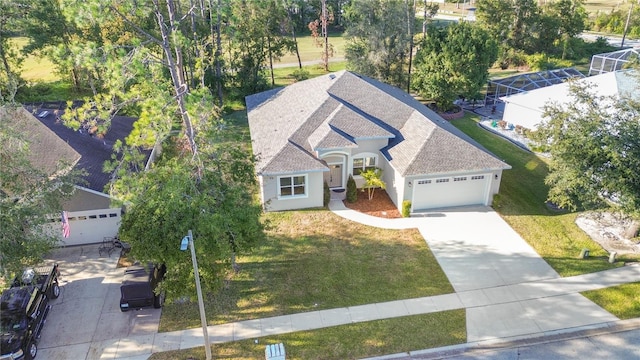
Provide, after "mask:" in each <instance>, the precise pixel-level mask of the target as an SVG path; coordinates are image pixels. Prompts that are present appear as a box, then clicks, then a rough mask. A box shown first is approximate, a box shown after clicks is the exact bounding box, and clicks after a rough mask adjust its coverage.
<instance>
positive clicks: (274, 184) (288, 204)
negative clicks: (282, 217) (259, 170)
mask: <svg viewBox="0 0 640 360" xmlns="http://www.w3.org/2000/svg"><path fill="white" fill-rule="evenodd" d="M283 175H284V174H283ZM286 175H307V189H306V190H307V194H306V196H304V197H295V198H281V199H278V176H277V175H270V176H261V177H260V178H261V179H260V183H261V184H262V202H263V203H264V204H265V210H266V211H282V210H296V209H306V208H314V207H322V206H323V192H324V191H323V190H324V187H323V172H312V173H300V174H286Z"/></svg>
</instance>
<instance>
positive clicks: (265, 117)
mask: <svg viewBox="0 0 640 360" xmlns="http://www.w3.org/2000/svg"><path fill="white" fill-rule="evenodd" d="M246 102H247V113H248V118H249V129H250V131H251V142H252V145H253V152H254V154H255V155H256V157H257V159H258V160H257V163H256V173H257V175H258V180H259V184H260V193H261V197H262V201H263V204H264V207H265V209H266V210H268V211H277V210H289V209H302V208H312V207H320V206H322V205H323V183H324V182H326V183H327V184H328V185H329V187H330V188H331V189H333V190H338V189H345V188H346V184H347V179H348V177H349V175H353V177H354V179H355V180H356V182H357V184H358V186H359V187H362V185H363V184H364V180H363V179H362V177H361V176H360V175H359V174H360V173H361V172H362V171H365V170H367V169H371V168H375V167H377V168H380V169H382V170H383V180H384V181H385V183H386V184H387V193H388V194H389V196H390V197H391V200H392V201H393V202H394V203H395V204H396V206H397V207H398V209H401V207H402V203H403V201H404V200H409V201H411V204H412V211H414V212H415V211H419V210H424V209H433V208H441V207H451V206H464V205H476V204H480V205H490V204H491V201H492V198H493V195H494V194H496V193H497V192H498V190H499V188H500V180H501V178H502V176H501V175H502V170H505V169H510V166H509V165H508V164H506V163H504V162H503V161H501V160H499V159H497V158H496V157H495V156H494V155H493V154H491V153H489V152H488V151H487V150H486V149H484V148H483V147H482V146H481V145H479V144H478V143H476V142H475V141H474V140H472V139H471V138H470V137H468V136H466V135H465V134H464V133H462V132H461V131H459V130H458V129H456V128H455V127H454V126H453V125H451V124H449V123H448V122H447V121H445V120H444V119H442V118H441V117H440V116H438V115H437V114H436V113H434V112H433V111H431V110H430V109H428V108H427V107H426V106H424V105H423V104H421V103H420V102H418V101H416V100H415V99H414V98H413V97H411V96H410V95H409V94H407V93H405V92H404V91H402V90H400V89H398V88H395V87H392V86H390V85H387V84H384V83H381V82H379V81H376V80H373V79H371V78H367V77H364V76H360V75H358V74H355V73H352V72H348V71H340V72H337V73H333V74H328V75H323V76H320V77H317V78H314V79H310V80H306V81H302V82H298V83H295V84H293V85H290V86H287V87H285V88H279V89H273V90H270V91H266V92H263V93H259V94H254V95H251V96H248V97H247V98H246Z"/></svg>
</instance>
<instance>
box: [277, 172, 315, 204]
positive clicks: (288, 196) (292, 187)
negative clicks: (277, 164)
mask: <svg viewBox="0 0 640 360" xmlns="http://www.w3.org/2000/svg"><path fill="white" fill-rule="evenodd" d="M295 178H303V179H304V180H303V183H302V185H299V184H298V185H297V186H298V187H300V186H302V187H303V189H304V192H303V193H301V194H296V193H295V191H296V190H295V188H296V184H295V180H294V179H295ZM282 179H290V183H291V185H285V186H283V185H282V184H281V180H282ZM276 186H277V189H278V199H296V198H305V197H308V196H309V193H308V189H309V177H308V176H307V174H302V175H282V176H278V180H277V183H276ZM283 187H288V188H289V189H290V190H291V194H286V195H282V188H283Z"/></svg>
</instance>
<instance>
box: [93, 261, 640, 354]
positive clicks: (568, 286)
mask: <svg viewBox="0 0 640 360" xmlns="http://www.w3.org/2000/svg"><path fill="white" fill-rule="evenodd" d="M631 281H640V266H625V267H622V268H618V269H613V270H607V271H603V272H600V273H595V274H586V275H579V276H574V277H568V278H559V279H553V280H543V281H535V282H529V283H522V284H515V285H508V286H502V287H497V288H487V289H477V290H469V291H462V292H458V293H453V294H445V295H439V296H431V297H423V298H415V299H405V300H398V301H390V302H384V303H376V304H367V305H361V306H353V307H345V308H337V309H329V310H319V311H312V312H305V313H298V314H291V315H284V316H277V317H271V318H264V319H256V320H248V321H241V322H236V323H228V324H224V325H218V326H209V327H208V329H207V330H208V332H209V337H210V339H211V342H212V344H220V343H225V342H230V341H236V340H245V339H258V338H261V337H265V336H273V335H278V334H286V333H291V332H295V331H305V330H312V329H320V328H325V327H330V326H338V325H346V324H351V323H357V322H364V321H371V320H379V319H388V318H394V317H401V316H409V315H419V314H427V313H433V312H439V311H445V310H453V309H462V308H466V309H467V316H469V312H473V311H478V312H479V313H480V314H491V313H494V311H492V310H493V309H496V308H497V307H499V306H504V308H503V309H501V311H503V312H504V313H503V314H494V315H496V316H499V317H500V318H502V319H508V321H506V322H505V321H504V320H503V321H502V322H495V321H494V322H492V321H489V320H490V319H489V318H488V316H483V317H485V319H484V320H485V321H484V322H482V324H481V325H482V326H483V327H491V328H492V329H493V330H494V331H495V334H496V336H494V337H487V338H477V337H476V338H474V336H473V334H469V335H468V340H467V341H468V343H470V344H472V346H481V345H483V346H484V345H488V344H492V343H497V342H499V341H505V339H509V340H517V339H523V338H539V337H543V336H548V335H553V334H558V333H562V332H565V333H566V332H570V331H580V330H584V329H598V328H600V329H606V328H610V327H614V326H616V324H618V323H619V319H617V318H616V317H614V316H613V315H610V314H608V313H606V312H605V313H604V314H602V315H601V316H600V315H598V314H601V313H600V311H599V310H598V309H599V308H598V307H597V306H596V305H595V304H593V303H591V304H584V303H581V302H580V301H577V300H579V298H581V297H582V296H581V295H580V294H578V292H579V291H586V290H594V289H600V288H605V287H609V286H615V285H618V284H622V283H627V282H631ZM564 305H568V306H564ZM557 306H560V307H561V308H563V309H564V311H567V312H566V313H564V314H563V316H562V317H560V318H558V317H556V316H553V317H552V316H546V315H545V316H542V317H539V318H536V319H535V320H532V317H535V314H534V312H540V313H542V314H544V313H545V312H550V311H551V310H552V309H551V308H553V307H557ZM594 314H595V316H594ZM637 325H638V327H640V322H637ZM203 344H204V339H203V336H202V329H201V328H193V329H187V330H181V331H173V332H167V333H158V334H151V335H141V336H133V337H129V338H122V339H119V340H118V339H115V340H114V341H113V343H112V344H111V346H106V347H105V348H104V353H103V355H105V354H109V358H115V359H129V360H134V359H135V360H138V359H146V358H148V356H149V355H150V354H151V353H153V352H160V351H168V350H177V349H187V348H192V347H197V346H202V345H203ZM407 350H411V349H407ZM112 356H113V357H112ZM101 358H105V357H104V356H103V357H101Z"/></svg>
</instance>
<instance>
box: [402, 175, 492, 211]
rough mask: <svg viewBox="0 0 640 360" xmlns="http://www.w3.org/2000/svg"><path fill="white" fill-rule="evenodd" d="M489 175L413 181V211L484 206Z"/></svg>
mask: <svg viewBox="0 0 640 360" xmlns="http://www.w3.org/2000/svg"><path fill="white" fill-rule="evenodd" d="M490 179H491V174H481V175H466V176H455V177H441V178H433V179H422V180H416V181H414V189H413V201H412V205H413V211H416V210H424V209H435V208H441V207H452V206H463V205H478V204H484V202H485V197H486V192H487V189H488V188H489V187H488V182H489V180H490Z"/></svg>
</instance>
